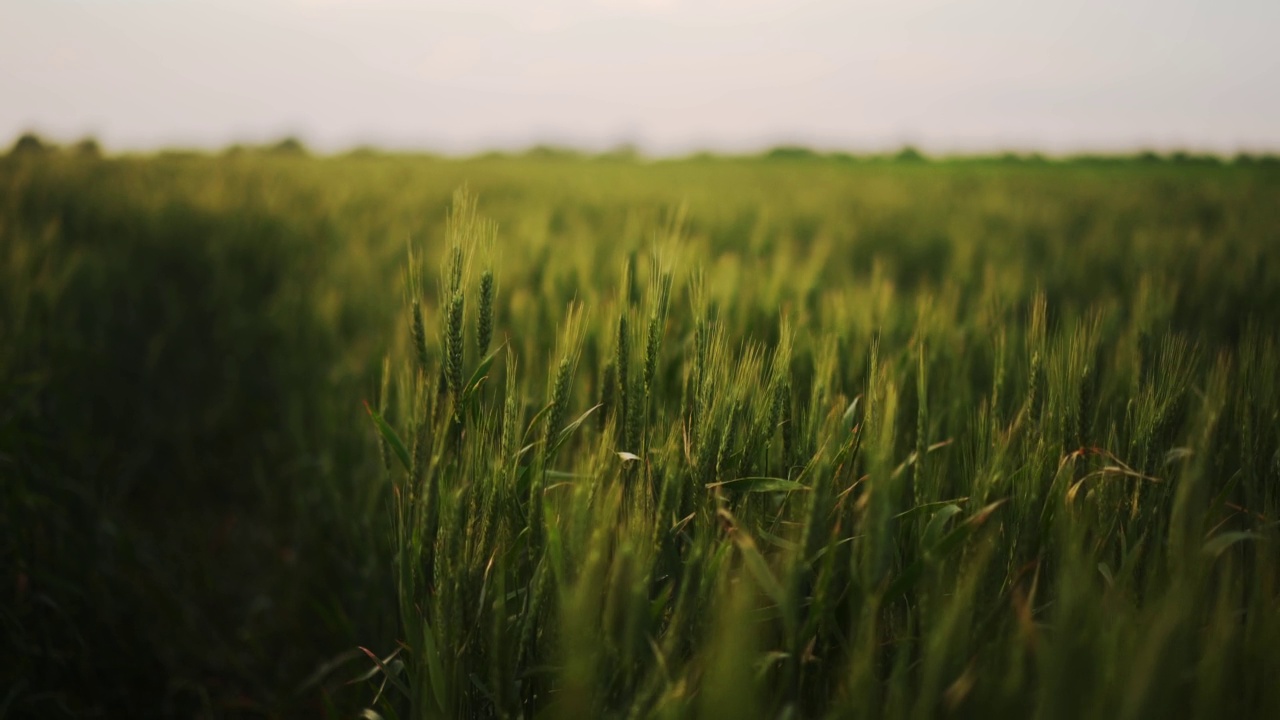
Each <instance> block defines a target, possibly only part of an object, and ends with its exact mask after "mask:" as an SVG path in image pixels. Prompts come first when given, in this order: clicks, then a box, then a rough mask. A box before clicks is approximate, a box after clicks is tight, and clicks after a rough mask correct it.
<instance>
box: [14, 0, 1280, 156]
mask: <svg viewBox="0 0 1280 720" xmlns="http://www.w3.org/2000/svg"><path fill="white" fill-rule="evenodd" d="M1278 31H1280V1H1277V0H1217V1H1216V2H1193V1H1191V0H1105V1H1104V0H1073V1H1070V2H1061V1H1059V0H970V1H968V2H940V1H938V0H844V1H843V2H829V1H828V2H822V1H816V2H806V1H804V0H467V1H465V2H437V1H434V0H412V1H411V0H0V144H7V143H8V142H9V141H11V139H12V138H16V137H17V135H18V134H19V133H21V132H23V131H26V130H35V131H37V132H40V133H42V134H44V135H46V136H48V137H50V138H53V139H55V140H63V141H71V140H74V139H77V138H78V137H81V136H85V135H93V136H96V137H97V138H98V139H99V140H100V141H101V142H102V143H103V145H104V146H105V147H107V148H108V149H114V150H135V149H154V148H160V147H205V148H217V147H223V146H226V145H228V144H230V143H233V142H244V143H255V142H266V141H271V140H273V139H278V138H280V137H283V136H286V135H295V136H298V137H300V138H302V139H303V140H304V141H305V142H306V143H307V144H308V145H309V146H311V147H313V148H316V149H319V150H325V151H336V150H341V149H345V148H350V147H354V146H357V145H364V144H370V145H378V146H382V147H385V148H390V149H421V150H433V151H439V152H448V153H470V152H478V151H483V150H488V149H516V148H521V147H528V146H529V145H532V144H535V143H550V144H560V145H569V146H575V147H579V148H582V149H588V150H603V149H607V148H610V147H613V146H617V145H620V144H631V145H635V146H637V147H639V148H640V149H642V150H644V151H646V152H649V153H653V154H659V155H661V154H678V153H684V152H690V151H695V150H712V151H725V152H741V151H751V150H756V149H760V148H765V147H769V146H773V145H779V144H804V145H809V146H812V147H815V148H819V149H827V150H849V151H855V152H856V151H876V150H884V149H890V148H895V147H900V146H902V145H904V144H912V145H916V146H918V147H921V148H924V149H925V150H928V151H933V152H987V151H999V150H1038V151H1042V152H1048V153H1066V152H1082V151H1102V152H1111V151H1128V150H1137V149H1156V150H1171V149H1188V150H1194V151H1211V152H1220V153H1233V152H1237V151H1241V150H1244V151H1264V152H1274V151H1276V150H1280V41H1277V37H1276V36H1277V32H1278Z"/></svg>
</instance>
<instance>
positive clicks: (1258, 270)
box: [0, 147, 1280, 719]
mask: <svg viewBox="0 0 1280 720" xmlns="http://www.w3.org/2000/svg"><path fill="white" fill-rule="evenodd" d="M95 150H96V149H95V148H93V147H80V148H77V149H66V150H52V149H49V148H35V149H26V150H23V151H21V152H18V151H15V152H14V153H12V154H10V155H9V156H8V157H5V158H0V483H2V485H0V553H2V554H0V558H3V560H2V562H0V568H2V573H0V575H3V581H4V587H3V588H0V598H3V599H2V600H0V613H2V617H0V619H2V621H3V623H2V624H3V639H4V647H3V650H2V651H0V682H2V683H3V684H2V685H0V716H14V717H28V716H30V717H58V716H64V715H79V716H112V717H129V716H132V717H148V716H157V715H161V716H163V715H168V716H176V717H225V716H236V717H262V716H269V717H280V716H298V717H319V716H332V717H353V716H357V715H361V714H362V716H364V717H369V718H379V717H380V718H388V719H390V718H433V717H442V718H444V717H447V718H454V717H467V718H521V717H524V718H534V717H538V718H587V717H611V718H624V717H625V718H648V717H658V718H685V717H703V718H712V717H716V718H718V717H725V718H795V719H799V718H818V717H836V718H846V717H847V718H872V717H874V718H880V717H885V718H905V717H913V718H925V717H972V718H1005V717H1008V718H1045V719H1051V718H1064V719H1072V718H1087V717H1115V718H1170V717H1203V718H1219V717H1257V718H1274V717H1280V680H1278V678H1280V547H1278V546H1277V543H1278V541H1280V525H1278V524H1277V522H1278V521H1280V165H1277V164H1276V163H1275V162H1274V161H1272V160H1266V161H1250V160H1248V159H1240V160H1236V161H1232V162H1225V161H1224V162H1219V161H1216V160H1206V159H1199V158H1185V157H1183V158H1177V159H1170V158H1155V157H1149V158H1131V159H1126V160H1117V159H1107V158H1093V159H1089V158H1082V159H1077V160H1074V161H1044V160H1039V159H1023V160H1019V159H1016V158H1011V159H1002V160H994V159H987V160H983V159H971V160H950V161H933V162H930V161H925V160H922V159H918V158H912V157H907V156H904V157H899V158H896V159H894V158H879V159H878V158H850V157H824V156H816V155H813V154H809V153H805V152H801V151H786V152H775V153H773V154H772V155H771V156H766V157H755V158H717V157H709V156H708V157H693V158H688V159H684V160H669V161H660V162H659V161H652V162H646V161H641V160H637V159H635V158H630V157H626V156H603V157H580V156H575V155H571V154H566V153H558V152H553V151H541V152H535V153H529V154H525V155H520V156H501V155H492V156H484V157H478V158H473V159H468V160H452V159H442V158H433V157H427V156H407V155H380V154H377V153H371V152H365V153H353V154H351V155H347V156H342V157H332V158H316V157H311V156H308V155H306V154H305V153H304V152H300V151H298V149H297V148H292V149H291V148H278V149H277V150H275V151H273V152H268V151H262V150H253V149H248V150H242V151H238V152H231V153H225V154H222V155H196V154H179V153H169V154H160V155H154V156H146V157H141V156H140V157H128V156H122V157H105V158H104V157H101V156H99V155H98V154H97V153H96V152H95Z"/></svg>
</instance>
